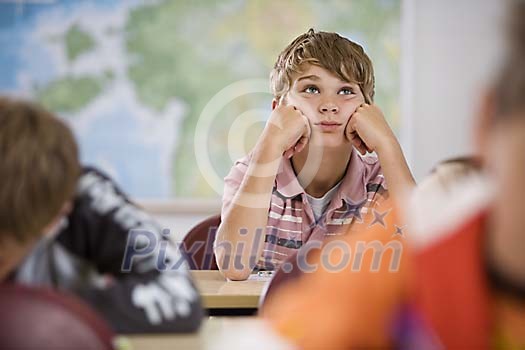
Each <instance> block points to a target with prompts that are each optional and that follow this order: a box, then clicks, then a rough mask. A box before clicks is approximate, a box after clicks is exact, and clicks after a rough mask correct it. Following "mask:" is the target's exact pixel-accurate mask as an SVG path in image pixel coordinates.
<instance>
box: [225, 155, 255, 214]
mask: <svg viewBox="0 0 525 350" xmlns="http://www.w3.org/2000/svg"><path fill="white" fill-rule="evenodd" d="M250 158H251V157H250V155H248V156H245V157H244V158H241V159H239V160H237V161H236V162H235V164H234V165H233V166H232V168H231V170H230V172H229V173H228V175H226V177H225V178H224V193H223V195H222V210H221V219H222V220H224V214H225V213H226V212H227V211H228V209H229V208H230V205H231V203H232V201H233V198H234V197H235V194H236V193H237V191H238V190H239V187H240V186H241V183H242V180H243V179H244V176H245V175H246V173H247V172H248V165H249V163H250Z"/></svg>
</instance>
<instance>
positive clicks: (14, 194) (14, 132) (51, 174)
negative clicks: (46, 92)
mask: <svg viewBox="0 0 525 350" xmlns="http://www.w3.org/2000/svg"><path fill="white" fill-rule="evenodd" d="M79 174H80V165H79V162H78V151H77V145H76V142H75V139H74V137H73V134H72V133H71V131H70V130H69V128H68V127H67V126H66V125H65V124H64V123H63V122H62V121H60V120H59V119H58V118H56V117H55V116H53V115H52V114H51V113H49V112H47V111H45V110H44V109H42V108H41V107H39V106H36V105H34V104H31V103H28V102H24V101H17V100H13V99H8V98H3V97H0V179H1V182H2V184H1V186H0V243H1V242H3V241H6V240H11V241H17V242H20V243H23V242H27V241H29V240H31V239H32V238H35V237H37V236H38V235H40V234H43V232H42V230H43V229H44V228H45V227H46V226H47V225H49V224H50V223H51V222H52V221H53V219H54V218H55V217H57V215H58V214H59V212H60V210H61V209H62V207H63V206H64V204H65V203H66V202H67V201H68V200H70V199H71V197H72V195H73V192H74V189H75V186H76V182H77V180H78V176H79Z"/></svg>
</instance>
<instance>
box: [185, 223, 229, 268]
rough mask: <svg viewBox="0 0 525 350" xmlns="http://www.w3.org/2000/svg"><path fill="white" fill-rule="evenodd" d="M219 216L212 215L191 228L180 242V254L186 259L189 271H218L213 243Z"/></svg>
mask: <svg viewBox="0 0 525 350" xmlns="http://www.w3.org/2000/svg"><path fill="white" fill-rule="evenodd" d="M220 223H221V216H220V215H214V216H212V217H209V218H207V219H206V220H204V221H202V222H200V223H199V224H197V225H196V226H195V227H193V228H192V229H191V230H190V231H189V232H188V233H187V234H186V236H185V237H184V239H183V240H182V247H181V250H182V252H183V253H184V254H185V255H186V257H187V258H188V262H189V265H190V269H191V270H218V269H219V268H218V267H217V262H216V260H215V254H214V253H213V242H214V241H215V234H216V233H217V228H218V227H219V225H220Z"/></svg>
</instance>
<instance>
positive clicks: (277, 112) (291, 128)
mask: <svg viewBox="0 0 525 350" xmlns="http://www.w3.org/2000/svg"><path fill="white" fill-rule="evenodd" d="M310 135H311V128H310V123H309V121H308V118H306V117H305V116H304V115H303V114H302V113H301V111H299V110H298V109H297V108H296V107H294V106H284V105H282V104H281V105H279V106H278V107H276V108H275V109H274V110H273V112H272V114H271V115H270V119H269V120H268V124H267V126H266V132H265V137H267V138H269V140H268V141H270V142H271V143H275V145H276V146H277V147H278V150H279V152H280V155H284V156H285V157H286V158H291V157H292V156H293V155H294V154H295V153H299V152H301V151H302V150H303V149H304V147H305V146H306V145H307V144H308V141H309V140H310Z"/></svg>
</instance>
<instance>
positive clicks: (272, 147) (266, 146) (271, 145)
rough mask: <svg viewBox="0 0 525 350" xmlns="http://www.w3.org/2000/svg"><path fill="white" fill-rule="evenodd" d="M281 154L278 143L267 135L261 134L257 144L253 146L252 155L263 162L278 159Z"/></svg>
mask: <svg viewBox="0 0 525 350" xmlns="http://www.w3.org/2000/svg"><path fill="white" fill-rule="evenodd" d="M282 155H283V151H282V150H281V147H280V146H279V143H278V142H276V141H275V140H272V139H271V138H270V137H267V135H264V134H263V135H262V136H261V138H260V139H259V141H258V142H257V145H256V146H255V152H254V157H256V158H257V159H258V160H260V161H263V162H270V161H274V160H276V159H280V158H281V157H282Z"/></svg>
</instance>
